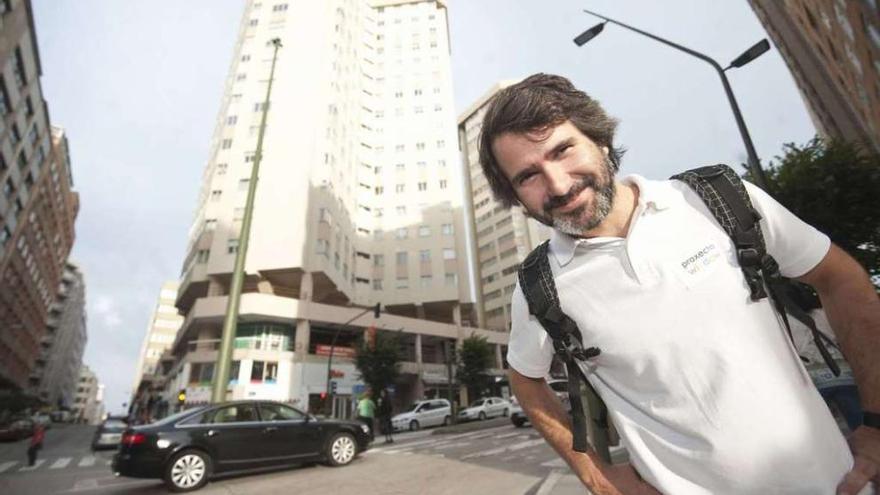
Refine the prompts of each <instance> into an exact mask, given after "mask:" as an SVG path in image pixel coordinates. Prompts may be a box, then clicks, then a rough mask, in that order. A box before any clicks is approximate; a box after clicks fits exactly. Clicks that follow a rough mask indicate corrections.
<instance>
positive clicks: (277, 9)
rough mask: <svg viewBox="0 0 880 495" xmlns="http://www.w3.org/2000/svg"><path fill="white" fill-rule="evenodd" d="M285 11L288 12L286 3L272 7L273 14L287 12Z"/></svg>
mask: <svg viewBox="0 0 880 495" xmlns="http://www.w3.org/2000/svg"><path fill="white" fill-rule="evenodd" d="M285 10H287V4H286V3H279V4H278V5H273V6H272V12H283V11H285Z"/></svg>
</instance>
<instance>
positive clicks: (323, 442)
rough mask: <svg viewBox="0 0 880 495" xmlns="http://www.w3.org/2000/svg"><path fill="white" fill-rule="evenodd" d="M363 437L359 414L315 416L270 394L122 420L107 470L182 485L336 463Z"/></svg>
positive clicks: (364, 442)
mask: <svg viewBox="0 0 880 495" xmlns="http://www.w3.org/2000/svg"><path fill="white" fill-rule="evenodd" d="M370 441H371V439H370V430H369V428H368V427H367V426H366V425H364V424H362V423H360V422H354V421H336V420H325V419H317V418H315V417H314V416H312V415H310V414H306V413H304V412H302V411H300V410H298V409H296V408H293V407H290V406H288V405H287V404H281V403H278V402H270V401H236V402H225V403H221V404H214V405H210V406H201V407H196V408H193V409H189V410H186V411H183V412H180V413H177V414H175V415H172V416H169V417H167V418H165V419H163V420H160V421H157V422H155V423H151V424H148V425H142V426H135V427H129V428H126V430H125V431H124V432H123V434H122V441H121V443H120V446H119V451H118V452H117V453H116V455H115V456H114V457H113V472H114V473H116V475H117V476H128V477H132V478H159V479H163V480H164V481H165V484H166V485H167V487H168V488H169V489H170V490H171V491H174V492H187V491H192V490H196V489H199V488H201V487H202V486H204V485H205V484H206V483H207V482H208V479H209V478H211V477H213V476H217V475H225V474H233V473H235V474H237V473H240V472H246V471H254V470H261V469H267V468H277V467H284V466H289V465H294V464H302V463H307V462H314V461H325V462H327V464H329V465H331V466H343V465H346V464H348V463H350V462H351V461H352V460H353V459H354V458H355V456H357V455H358V454H359V453H361V452H363V451H365V450H366V449H367V448H369V445H370Z"/></svg>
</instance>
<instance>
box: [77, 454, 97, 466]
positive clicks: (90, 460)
mask: <svg viewBox="0 0 880 495" xmlns="http://www.w3.org/2000/svg"><path fill="white" fill-rule="evenodd" d="M94 465H95V456H93V455H88V456H85V457H83V458H82V459H80V461H79V464H78V466H79V467H90V466H94Z"/></svg>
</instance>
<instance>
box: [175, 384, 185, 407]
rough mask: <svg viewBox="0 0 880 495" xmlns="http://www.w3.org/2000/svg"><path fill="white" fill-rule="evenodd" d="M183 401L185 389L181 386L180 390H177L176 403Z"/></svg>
mask: <svg viewBox="0 0 880 495" xmlns="http://www.w3.org/2000/svg"><path fill="white" fill-rule="evenodd" d="M184 402H186V389H185V388H182V389H180V392H177V403H178V404H183V403H184Z"/></svg>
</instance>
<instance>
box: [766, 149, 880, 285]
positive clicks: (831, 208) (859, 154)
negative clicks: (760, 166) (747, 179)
mask: <svg viewBox="0 0 880 495" xmlns="http://www.w3.org/2000/svg"><path fill="white" fill-rule="evenodd" d="M776 162H777V163H773V162H771V163H770V165H769V166H768V167H767V181H768V189H769V191H768V192H770V194H771V195H773V197H775V198H776V199H777V200H778V201H779V202H780V203H782V204H783V205H785V207H787V208H788V209H789V210H791V211H792V212H793V213H794V214H795V215H797V216H798V217H799V218H801V219H802V220H803V221H805V222H807V223H809V224H810V225H813V226H814V227H816V228H817V229H819V230H820V231H822V232H824V233H825V234H827V235H828V237H830V238H831V240H832V241H833V242H834V243H835V244H837V245H838V246H840V247H841V248H843V249H844V250H845V251H846V252H848V253H849V254H850V255H851V256H853V257H854V258H855V259H856V260H858V261H859V263H861V264H862V266H864V267H865V269H866V270H868V272H869V273H870V274H871V275H872V277H873V279H874V280H875V283H876V281H877V280H878V276H880V205H878V202H877V201H878V194H880V155H878V154H877V153H876V152H873V151H872V150H870V149H868V148H866V147H862V146H859V145H857V144H854V143H849V142H845V141H841V140H823V139H819V138H814V139H812V140H811V141H809V142H808V143H806V144H804V145H802V146H798V145H796V144H793V143H789V144H786V145H785V147H784V154H783V156H781V157H779V156H777V157H776Z"/></svg>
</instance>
